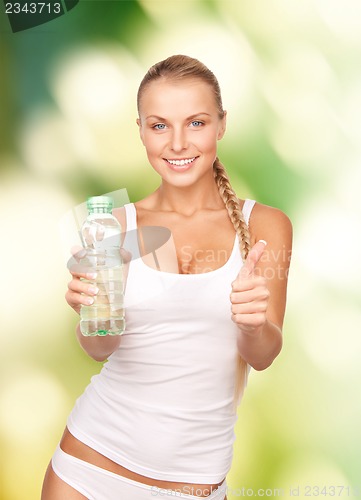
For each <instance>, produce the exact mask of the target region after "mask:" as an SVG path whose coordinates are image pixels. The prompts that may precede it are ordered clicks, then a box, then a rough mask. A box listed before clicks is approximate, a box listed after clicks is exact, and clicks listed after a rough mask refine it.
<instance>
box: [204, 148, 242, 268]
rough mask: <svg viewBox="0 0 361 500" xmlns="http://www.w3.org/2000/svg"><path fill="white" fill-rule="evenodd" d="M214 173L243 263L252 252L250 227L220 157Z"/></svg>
mask: <svg viewBox="0 0 361 500" xmlns="http://www.w3.org/2000/svg"><path fill="white" fill-rule="evenodd" d="M213 172H214V178H215V181H216V184H217V186H218V189H219V194H220V195H221V198H222V200H223V201H224V204H225V206H226V209H227V211H228V215H229V218H230V219H231V222H232V224H233V227H234V229H235V231H236V233H237V235H238V238H239V250H240V252H241V256H242V259H243V261H245V260H246V259H247V255H248V252H249V250H250V246H251V244H250V235H249V230H248V226H247V224H246V223H245V221H244V218H243V214H242V210H241V207H240V205H239V201H238V198H237V195H236V193H235V192H234V190H233V188H232V186H231V183H230V181H229V177H228V175H227V172H226V170H225V168H224V166H223V165H222V163H221V162H220V161H219V159H218V157H217V158H216V160H215V162H214V163H213Z"/></svg>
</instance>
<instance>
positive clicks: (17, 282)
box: [0, 0, 361, 500]
mask: <svg viewBox="0 0 361 500" xmlns="http://www.w3.org/2000/svg"><path fill="white" fill-rule="evenodd" d="M0 23H1V24H0V61H1V68H0V141H1V142H0V168H1V170H0V213H1V248H0V266H1V287H0V293H1V349H0V360H1V363H0V373H1V385H0V447H1V462H0V466H1V467H0V471H1V472H0V474H1V476H2V477H1V481H0V484H1V485H2V488H3V491H2V498H4V499H6V500H24V499H27V500H33V499H34V500H35V499H37V498H39V497H40V489H41V484H42V479H43V475H44V471H45V469H46V466H47V464H48V462H49V460H50V457H51V455H52V453H53V451H54V448H55V446H56V444H57V442H58V440H59V438H60V436H61V434H62V431H63V428H64V425H65V420H66V417H67V415H68V413H69V412H70V410H71V408H72V406H73V404H74V401H75V399H76V398H77V397H78V396H79V395H80V394H81V392H82V391H83V389H84V388H85V386H86V385H87V384H88V382H89V379H90V377H91V376H92V375H93V374H95V373H98V372H99V370H100V369H101V364H99V363H96V362H95V361H92V360H91V359H90V358H88V357H87V356H86V355H85V354H84V353H83V351H82V350H81V349H80V347H79V346H78V344H77V341H76V339H75V335H74V327H75V324H76V322H77V317H76V315H75V314H74V313H73V312H72V311H71V310H70V308H69V307H68V306H67V305H66V304H65V300H64V293H65V290H66V285H67V282H68V280H69V275H68V273H67V270H66V266H65V260H66V257H65V254H64V248H62V243H61V240H60V238H59V230H58V224H59V221H60V220H61V218H62V216H63V215H64V213H66V212H67V211H68V210H70V209H71V208H72V207H73V206H75V205H77V204H79V203H81V202H83V201H84V200H85V199H86V198H87V196H89V195H92V194H102V193H105V192H109V191H113V190H116V189H124V188H125V189H126V192H127V193H128V195H129V198H130V200H131V201H136V200H138V199H140V198H142V197H144V196H145V195H147V194H148V193H150V192H151V191H152V190H153V189H155V188H156V187H157V186H158V182H159V181H158V178H157V176H156V175H155V174H154V173H153V171H152V169H151V168H150V167H149V166H148V165H147V161H146V156H145V154H144V151H143V147H142V146H141V143H140V141H139V139H138V131H137V127H136V124H135V118H136V106H135V96H136V91H137V86H138V84H139V81H140V79H141V77H142V76H143V74H144V73H145V71H146V70H147V69H148V67H149V66H150V65H151V64H153V63H154V62H156V61H158V60H160V59H163V58H164V57H167V56H168V55H171V54H175V53H184V54H187V55H190V56H194V57H197V58H199V59H200V60H202V61H203V62H204V63H205V64H207V65H208V66H209V67H210V68H211V69H212V70H213V71H214V72H215V74H216V75H217V76H218V78H219V81H220V84H221V88H222V89H223V100H224V107H225V108H226V109H227V110H228V131H227V134H226V136H225V138H224V139H223V141H222V143H221V144H220V148H219V156H220V158H221V159H222V161H223V163H224V164H225V165H226V167H227V170H228V172H229V175H230V177H231V180H232V183H233V185H234V187H235V189H236V191H237V193H238V195H239V197H241V198H245V197H248V198H254V199H256V200H258V201H259V202H261V203H265V204H268V205H272V206H276V207H278V208H280V209H282V210H283V211H285V212H286V213H287V214H288V215H289V217H290V218H291V220H292V222H293V226H294V254H293V261H292V266H291V273H290V284H289V293H288V308H287V314H286V319H285V325H284V348H283V351H282V353H281V355H280V356H279V357H278V358H277V360H276V361H275V362H274V364H273V365H272V366H271V367H270V368H269V369H268V370H267V371H264V372H255V371H252V372H251V375H250V379H249V384H248V388H247V390H246V393H245V396H244V399H243V402H242V405H241V406H240V408H239V419H238V423H237V427H236V434H237V441H236V444H235V447H234V451H235V455H234V462H233V466H232V470H231V471H230V474H229V476H228V483H229V487H230V492H229V494H228V499H229V500H236V499H237V498H240V497H241V496H242V495H241V493H242V492H241V490H238V489H241V488H243V487H244V488H246V489H248V490H246V491H244V492H243V496H252V494H253V496H257V494H258V495H259V496H261V495H262V492H258V490H259V489H261V488H262V489H264V490H266V489H268V491H267V492H265V493H264V496H271V497H279V496H282V497H283V498H291V496H292V495H291V493H290V488H292V490H293V492H294V493H298V496H299V497H300V498H304V497H306V496H323V495H321V491H322V488H323V487H326V488H327V489H326V490H324V493H327V494H328V495H329V496H331V495H332V492H333V490H332V488H331V487H332V486H334V487H335V490H334V496H337V497H341V498H345V497H351V498H357V497H358V496H360V495H361V479H360V469H361V457H360V444H361V430H360V425H359V422H360V417H361V404H360V403H361V397H360V394H359V388H358V381H359V380H360V375H361V367H360V363H359V354H360V352H361V341H360V326H359V325H360V324H361V312H360V310H361V308H360V302H361V301H360V286H359V283H360V280H361V272H360V266H359V253H360V252H359V249H360V216H361V204H360V201H359V192H358V191H359V186H360V185H361V118H360V116H361V66H360V64H359V61H360V57H361V6H360V2H359V0H344V1H342V2H340V1H338V0H302V1H290V0H239V1H237V0H231V1H229V0H170V1H166V0H139V1H106V0H103V1H85V0H83V1H80V3H79V5H78V6H76V7H75V8H74V9H73V10H72V11H71V12H69V13H68V14H66V15H64V16H62V17H60V18H58V19H56V20H53V21H51V22H50V23H47V24H44V25H42V26H39V27H37V28H33V29H31V30H27V31H24V32H20V33H16V34H13V33H11V30H10V26H9V23H8V20H7V18H6V17H5V14H4V12H3V10H2V12H1V15H0ZM307 487H310V488H312V489H310V490H308V489H307ZM297 488H299V489H298V490H297ZM317 488H319V490H317ZM274 489H278V490H280V491H279V492H277V491H274ZM281 490H282V491H281ZM232 492H233V493H232ZM307 493H309V494H308V495H307ZM293 496H295V495H293Z"/></svg>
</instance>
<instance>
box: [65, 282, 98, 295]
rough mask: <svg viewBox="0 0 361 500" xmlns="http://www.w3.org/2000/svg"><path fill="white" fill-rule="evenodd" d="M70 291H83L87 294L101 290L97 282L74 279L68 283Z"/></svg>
mask: <svg viewBox="0 0 361 500" xmlns="http://www.w3.org/2000/svg"><path fill="white" fill-rule="evenodd" d="M68 289H69V290H70V292H76V293H83V294H85V295H96V294H97V293H98V292H99V289H98V287H97V286H96V283H93V282H91V281H82V280H79V279H73V280H71V281H69V283H68Z"/></svg>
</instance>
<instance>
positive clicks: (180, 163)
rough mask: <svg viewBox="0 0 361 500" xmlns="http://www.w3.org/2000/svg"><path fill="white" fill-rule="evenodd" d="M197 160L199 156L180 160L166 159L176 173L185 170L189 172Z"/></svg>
mask: <svg viewBox="0 0 361 500" xmlns="http://www.w3.org/2000/svg"><path fill="white" fill-rule="evenodd" d="M197 158H198V156H194V157H192V158H180V159H174V158H169V159H168V158H164V159H165V161H166V162H167V164H168V166H169V167H170V168H171V169H172V170H174V171H176V172H183V171H184V170H188V169H189V168H190V167H191V166H192V164H193V163H194V161H195V160H196V159H197Z"/></svg>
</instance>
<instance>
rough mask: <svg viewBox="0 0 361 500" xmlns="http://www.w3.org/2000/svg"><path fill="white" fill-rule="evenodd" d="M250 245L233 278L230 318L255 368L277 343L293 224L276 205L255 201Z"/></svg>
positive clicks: (261, 367)
mask: <svg viewBox="0 0 361 500" xmlns="http://www.w3.org/2000/svg"><path fill="white" fill-rule="evenodd" d="M250 230H251V234H252V244H253V243H254V242H255V241H258V240H259V239H260V238H262V239H264V240H266V241H267V246H266V247H265V246H264V244H263V243H260V242H259V243H257V244H255V245H254V246H253V247H252V250H251V252H250V253H249V256H248V259H247V261H246V263H245V265H244V266H243V268H242V269H241V271H240V273H239V275H238V276H237V278H236V280H235V281H234V282H233V283H232V293H231V303H232V320H233V321H234V322H235V323H236V324H237V326H238V327H239V336H238V338H237V346H238V351H239V354H240V355H241V356H242V358H243V359H244V360H245V361H246V362H247V363H249V364H250V365H251V366H252V367H253V368H254V369H256V370H264V369H265V368H267V367H268V366H270V365H271V363H272V362H273V360H274V359H275V358H276V357H277V355H278V354H279V353H280V351H281V348H282V326H283V319H284V313H285V307H286V293H287V280H288V271H289V265H290V259H291V249H292V224H291V222H290V220H289V219H288V217H287V216H286V215H285V214H284V213H283V212H281V211H280V210H277V209H274V208H271V207H267V206H265V205H260V204H257V205H256V206H255V208H254V209H253V212H252V219H251V224H250Z"/></svg>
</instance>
